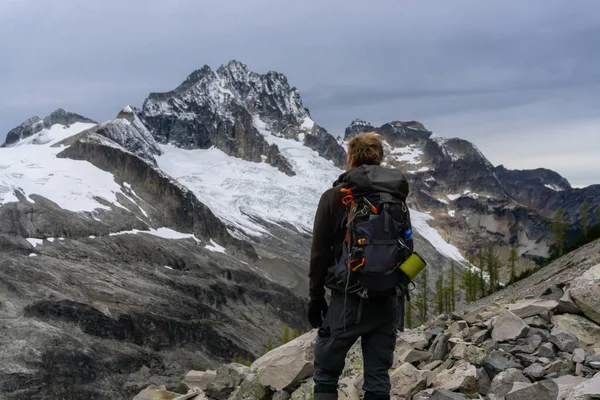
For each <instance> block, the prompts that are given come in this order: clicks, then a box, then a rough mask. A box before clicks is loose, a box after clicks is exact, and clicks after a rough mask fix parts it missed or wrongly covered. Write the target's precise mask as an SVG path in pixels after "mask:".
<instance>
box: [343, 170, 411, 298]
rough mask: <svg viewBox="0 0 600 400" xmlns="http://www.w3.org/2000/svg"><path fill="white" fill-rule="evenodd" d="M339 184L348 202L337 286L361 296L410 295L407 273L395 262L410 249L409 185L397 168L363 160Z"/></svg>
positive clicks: (409, 251) (400, 262)
mask: <svg viewBox="0 0 600 400" xmlns="http://www.w3.org/2000/svg"><path fill="white" fill-rule="evenodd" d="M338 183H340V184H341V186H340V190H341V191H342V193H344V197H343V199H342V203H343V204H344V205H345V207H346V211H345V217H344V218H343V224H344V227H345V229H346V237H345V240H344V243H343V246H342V248H343V249H342V255H341V257H340V258H339V260H337V261H336V264H335V266H334V267H333V274H334V279H335V285H336V286H337V289H338V290H339V291H341V292H342V293H345V294H358V295H359V296H360V297H361V298H367V297H388V296H401V297H402V299H404V297H406V298H407V299H408V292H409V291H408V285H409V284H410V283H411V280H410V278H409V277H408V276H407V275H406V274H405V273H404V272H403V271H402V270H401V269H400V268H399V266H400V265H401V264H402V263H403V262H404V261H406V260H407V259H408V257H410V255H411V254H412V253H413V239H412V226H411V221H410V212H409V210H408V206H407V204H406V197H407V195H408V191H409V187H408V181H407V180H406V178H405V176H404V174H403V173H402V172H401V171H400V170H397V169H389V168H384V167H381V166H375V165H363V166H361V167H359V168H356V169H354V170H352V171H350V172H349V173H347V174H345V175H343V176H342V177H341V178H340V181H338Z"/></svg>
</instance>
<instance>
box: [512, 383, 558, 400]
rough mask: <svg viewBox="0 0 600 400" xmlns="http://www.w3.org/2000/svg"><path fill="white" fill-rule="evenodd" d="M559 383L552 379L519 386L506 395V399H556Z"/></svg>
mask: <svg viewBox="0 0 600 400" xmlns="http://www.w3.org/2000/svg"><path fill="white" fill-rule="evenodd" d="M558 392H559V389H558V385H557V384H556V383H555V382H553V381H551V380H544V381H541V382H536V383H534V384H533V385H531V386H528V387H525V388H519V389H517V390H514V391H511V392H510V393H508V394H507V395H506V400H532V399H535V400H556V399H557V398H558Z"/></svg>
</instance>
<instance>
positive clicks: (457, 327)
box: [448, 321, 469, 337]
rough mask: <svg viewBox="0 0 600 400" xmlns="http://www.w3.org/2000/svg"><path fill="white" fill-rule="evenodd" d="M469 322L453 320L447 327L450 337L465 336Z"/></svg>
mask: <svg viewBox="0 0 600 400" xmlns="http://www.w3.org/2000/svg"><path fill="white" fill-rule="evenodd" d="M468 329H469V324H467V321H455V322H453V323H452V325H450V327H449V328H448V332H449V333H450V334H451V335H452V337H465V336H466V335H467V333H468Z"/></svg>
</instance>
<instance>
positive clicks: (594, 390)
mask: <svg viewBox="0 0 600 400" xmlns="http://www.w3.org/2000/svg"><path fill="white" fill-rule="evenodd" d="M590 397H591V398H595V399H597V398H599V397H600V375H599V374H596V375H595V376H594V377H593V378H592V379H589V380H586V381H585V382H582V383H580V384H579V385H577V386H575V388H573V389H572V390H570V391H568V393H567V395H566V397H565V399H568V400H589V399H590Z"/></svg>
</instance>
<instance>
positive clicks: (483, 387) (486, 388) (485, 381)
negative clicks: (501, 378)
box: [477, 368, 492, 396]
mask: <svg viewBox="0 0 600 400" xmlns="http://www.w3.org/2000/svg"><path fill="white" fill-rule="evenodd" d="M491 386H492V380H491V379H490V376H489V375H488V373H487V371H486V370H485V368H477V391H478V392H479V393H480V394H482V395H484V396H487V394H488V393H489V392H490V387H491Z"/></svg>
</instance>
